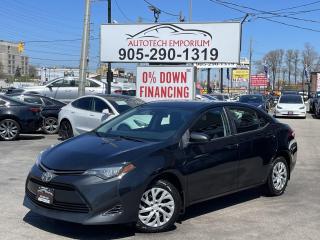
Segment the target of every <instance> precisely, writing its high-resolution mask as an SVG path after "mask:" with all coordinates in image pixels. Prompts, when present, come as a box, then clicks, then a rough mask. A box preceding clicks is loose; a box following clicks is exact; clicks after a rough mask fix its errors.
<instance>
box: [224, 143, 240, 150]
mask: <svg viewBox="0 0 320 240" xmlns="http://www.w3.org/2000/svg"><path fill="white" fill-rule="evenodd" d="M238 148H239V144H233V145H228V146H226V149H229V150H234V149H238Z"/></svg>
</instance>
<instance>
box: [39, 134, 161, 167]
mask: <svg viewBox="0 0 320 240" xmlns="http://www.w3.org/2000/svg"><path fill="white" fill-rule="evenodd" d="M162 146H163V142H150V141H136V140H128V139H124V138H103V137H99V136H97V135H96V134H94V133H88V134H83V135H80V136H78V137H75V138H72V139H69V140H68V141H65V142H63V143H61V144H59V145H57V146H55V147H53V148H50V149H48V150H47V151H45V152H44V153H43V154H42V157H41V163H42V164H43V165H44V166H45V167H47V168H49V169H52V170H57V171H85V170H88V169H92V168H99V167H105V166H108V165H111V164H115V163H122V162H131V161H134V160H135V159H137V158H140V157H142V156H144V155H146V154H149V153H151V152H154V151H156V150H158V149H160V148H161V147H162Z"/></svg>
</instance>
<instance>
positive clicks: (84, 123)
mask: <svg viewBox="0 0 320 240" xmlns="http://www.w3.org/2000/svg"><path fill="white" fill-rule="evenodd" d="M92 99H93V98H92V97H83V98H80V99H78V100H77V101H74V102H73V103H72V106H73V107H75V110H74V111H72V112H71V114H72V118H73V125H74V126H73V127H74V128H75V129H76V131H77V132H78V133H79V134H81V133H85V132H88V131H90V130H92V129H93V127H92V126H93V123H92V122H91V121H92V119H91V116H90V114H92V113H93V109H92Z"/></svg>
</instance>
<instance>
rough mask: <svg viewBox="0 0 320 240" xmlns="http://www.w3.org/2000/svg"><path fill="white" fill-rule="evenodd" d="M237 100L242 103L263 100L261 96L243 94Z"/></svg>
mask: <svg viewBox="0 0 320 240" xmlns="http://www.w3.org/2000/svg"><path fill="white" fill-rule="evenodd" d="M239 102H242V103H261V102H263V99H262V96H256V95H251V96H250V95H245V96H241V97H240V98H239Z"/></svg>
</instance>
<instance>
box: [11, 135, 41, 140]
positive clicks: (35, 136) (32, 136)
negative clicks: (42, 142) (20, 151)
mask: <svg viewBox="0 0 320 240" xmlns="http://www.w3.org/2000/svg"><path fill="white" fill-rule="evenodd" d="M44 138H45V136H43V135H38V134H37V135H20V136H19V138H18V139H17V140H16V141H19V140H39V139H44Z"/></svg>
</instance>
